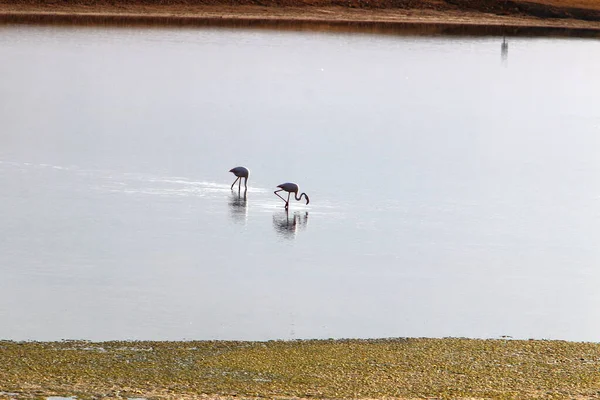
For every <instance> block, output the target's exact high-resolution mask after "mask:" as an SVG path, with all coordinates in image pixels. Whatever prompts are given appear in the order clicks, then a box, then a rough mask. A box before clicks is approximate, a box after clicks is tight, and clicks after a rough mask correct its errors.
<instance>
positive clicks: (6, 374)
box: [0, 338, 600, 399]
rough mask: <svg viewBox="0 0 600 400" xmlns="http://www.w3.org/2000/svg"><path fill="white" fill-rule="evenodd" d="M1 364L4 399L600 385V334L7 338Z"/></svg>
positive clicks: (594, 391)
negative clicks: (574, 338) (576, 337)
mask: <svg viewBox="0 0 600 400" xmlns="http://www.w3.org/2000/svg"><path fill="white" fill-rule="evenodd" d="M0 365H10V368H4V369H0V399H30V398H43V397H44V396H52V395H54V396H56V395H59V396H77V398H80V399H86V398H98V397H107V398H127V397H131V398H140V397H142V398H153V399H174V398H178V399H181V398H184V399H194V398H204V399H206V398H296V399H297V398H319V399H331V398H338V399H342V398H372V399H376V398H395V399H409V398H410V399H415V398H466V397H468V398H472V399H480V398H488V399H501V398H520V399H530V398H531V399H533V398H540V397H548V398H549V397H552V398H592V397H595V396H597V395H598V394H600V393H599V392H598V387H600V373H599V372H598V367H599V366H600V343H585V342H565V341H556V340H504V339H486V340H484V339H463V338H444V339H424V338H395V339H362V340H359V339H338V340H296V341H268V342H239V341H181V342H168V341H115V342H87V341H60V342H13V341H0ZM7 393H10V395H8V394H7Z"/></svg>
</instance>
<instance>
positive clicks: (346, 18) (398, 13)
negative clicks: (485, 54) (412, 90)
mask: <svg viewBox="0 0 600 400" xmlns="http://www.w3.org/2000/svg"><path fill="white" fill-rule="evenodd" d="M217 3H218V2H217ZM594 18H595V16H594V15H592V17H590V18H588V20H585V19H579V18H541V17H538V16H535V15H524V14H523V13H512V14H511V13H504V14H503V13H490V12H480V11H476V10H472V9H448V10H439V9H438V10H436V9H423V8H409V9H404V8H351V7H340V6H305V7H299V6H289V7H288V6H284V7H279V6H260V5H253V4H251V5H236V6H231V5H225V4H224V3H223V4H209V5H189V4H187V5H182V4H171V5H154V4H145V3H143V2H141V3H125V4H123V5H119V6H116V5H110V4H104V3H100V4H94V5H89V6H88V5H82V4H79V3H73V4H71V3H68V2H67V3H62V4H61V5H57V4H52V5H50V4H42V3H39V4H38V3H36V2H35V1H34V2H33V3H24V4H20V3H18V2H17V3H11V4H6V3H0V23H4V24H59V25H110V26H189V27H210V26H214V27H234V28H264V29H287V30H313V31H339V32H344V31H358V32H367V33H382V34H386V33H391V34H403V33H404V34H411V35H412V34H423V35H439V34H444V35H494V36H497V35H507V36H573V37H600V20H598V21H596V20H593V19H594ZM599 18H600V17H599Z"/></svg>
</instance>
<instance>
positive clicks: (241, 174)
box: [229, 167, 250, 191]
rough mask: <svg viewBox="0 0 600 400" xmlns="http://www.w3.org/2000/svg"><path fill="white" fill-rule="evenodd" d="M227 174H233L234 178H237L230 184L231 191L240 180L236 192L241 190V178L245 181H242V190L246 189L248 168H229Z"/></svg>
mask: <svg viewBox="0 0 600 400" xmlns="http://www.w3.org/2000/svg"><path fill="white" fill-rule="evenodd" d="M229 172H233V174H234V175H235V176H237V178H235V181H233V183H232V184H231V190H233V186H234V185H235V183H236V182H237V181H238V179H239V180H240V184H239V188H238V191H239V190H241V189H242V178H244V179H245V180H244V188H245V189H246V190H247V189H248V175H250V171H248V168H246V167H235V168H231V169H230V170H229Z"/></svg>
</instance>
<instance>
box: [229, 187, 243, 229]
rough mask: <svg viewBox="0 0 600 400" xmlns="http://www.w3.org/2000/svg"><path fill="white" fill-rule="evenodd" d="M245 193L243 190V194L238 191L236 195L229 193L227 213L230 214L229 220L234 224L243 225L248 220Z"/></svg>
mask: <svg viewBox="0 0 600 400" xmlns="http://www.w3.org/2000/svg"><path fill="white" fill-rule="evenodd" d="M246 193H247V190H244V193H243V194H242V193H241V191H240V190H238V192H237V193H235V192H233V193H231V197H230V199H229V212H230V213H231V219H233V221H234V222H239V223H242V224H245V223H246V220H247V219H248V198H247V196H246Z"/></svg>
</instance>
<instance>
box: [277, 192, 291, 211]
mask: <svg viewBox="0 0 600 400" xmlns="http://www.w3.org/2000/svg"><path fill="white" fill-rule="evenodd" d="M282 190H283V189H279V190H276V191H274V192H273V193H275V196H277V197H279V198H280V199H281V200H283V201H285V209H286V210H287V209H288V206H289V204H290V193H289V192H288V198H287V200H286V199H284V198H283V197H281V196H280V195H279V192H281V191H282Z"/></svg>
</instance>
